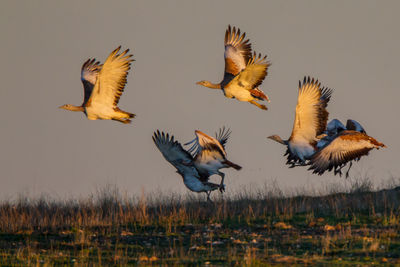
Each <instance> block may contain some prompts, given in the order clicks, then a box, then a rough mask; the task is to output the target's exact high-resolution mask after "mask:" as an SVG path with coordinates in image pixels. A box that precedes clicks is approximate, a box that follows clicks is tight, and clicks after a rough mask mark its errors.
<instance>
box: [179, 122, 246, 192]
mask: <svg viewBox="0 0 400 267" xmlns="http://www.w3.org/2000/svg"><path fill="white" fill-rule="evenodd" d="M195 134H196V138H195V139H193V140H192V141H190V142H188V143H186V144H185V145H190V144H192V146H191V147H190V148H189V150H188V152H190V153H192V156H193V158H194V161H193V163H194V166H195V167H196V169H197V171H198V172H199V173H200V175H202V176H207V177H208V176H211V175H213V174H217V175H219V176H221V183H220V186H219V190H220V191H221V192H222V191H225V185H224V179H225V174H224V173H223V172H221V171H219V170H220V169H222V168H230V167H231V168H234V169H235V170H240V169H241V168H242V167H240V166H239V165H237V164H235V163H233V162H231V161H229V160H228V159H227V154H226V151H225V145H226V142H227V141H228V138H229V136H230V134H231V131H230V130H229V129H226V128H225V127H223V128H221V129H220V130H219V132H218V133H217V134H215V137H216V138H214V137H211V136H209V135H207V134H205V133H203V132H201V131H199V130H196V131H195Z"/></svg>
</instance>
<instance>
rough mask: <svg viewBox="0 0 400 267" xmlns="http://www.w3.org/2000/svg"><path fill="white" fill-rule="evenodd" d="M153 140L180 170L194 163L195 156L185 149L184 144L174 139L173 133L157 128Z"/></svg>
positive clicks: (168, 159) (165, 156) (167, 158)
mask: <svg viewBox="0 0 400 267" xmlns="http://www.w3.org/2000/svg"><path fill="white" fill-rule="evenodd" d="M153 141H154V143H155V144H156V146H157V148H158V149H159V150H160V151H161V153H162V154H163V156H164V158H165V159H166V160H167V161H168V162H170V163H171V164H172V165H173V166H174V167H175V168H177V169H178V170H179V169H180V168H181V167H182V166H181V165H184V166H191V165H193V157H192V155H190V153H189V152H187V151H186V150H184V149H183V147H182V145H181V144H180V143H179V142H178V141H176V140H174V136H173V135H171V136H170V135H169V134H168V133H167V134H165V133H164V132H161V133H160V131H159V130H157V132H154V135H153Z"/></svg>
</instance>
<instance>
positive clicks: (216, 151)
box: [185, 130, 226, 158]
mask: <svg viewBox="0 0 400 267" xmlns="http://www.w3.org/2000/svg"><path fill="white" fill-rule="evenodd" d="M195 134H196V138H195V139H193V140H192V141H190V142H188V143H186V144H185V145H190V144H192V143H193V145H192V146H191V147H190V148H189V150H188V151H189V152H190V153H192V155H193V157H194V158H195V157H196V156H197V155H199V154H201V153H205V152H206V153H207V155H209V156H212V157H214V158H225V157H226V152H225V149H224V147H223V146H222V145H221V143H220V142H219V141H218V140H217V139H215V138H214V137H211V136H209V135H207V134H205V133H203V132H201V131H199V130H196V131H195Z"/></svg>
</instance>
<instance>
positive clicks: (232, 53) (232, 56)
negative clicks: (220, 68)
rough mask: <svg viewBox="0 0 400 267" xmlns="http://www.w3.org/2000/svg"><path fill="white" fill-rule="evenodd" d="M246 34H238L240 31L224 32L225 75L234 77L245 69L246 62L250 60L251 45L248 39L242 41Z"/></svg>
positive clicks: (229, 28) (229, 30)
mask: <svg viewBox="0 0 400 267" xmlns="http://www.w3.org/2000/svg"><path fill="white" fill-rule="evenodd" d="M245 37H246V34H245V33H243V34H242V35H241V34H240V29H239V28H238V29H237V31H236V28H235V27H233V29H232V28H231V25H229V26H228V29H227V30H226V32H225V54H224V56H225V75H227V74H231V75H233V76H236V75H237V74H238V73H239V72H240V71H242V70H243V69H245V68H246V64H247V62H248V61H249V60H250V59H251V44H250V43H249V39H247V40H244V38H245Z"/></svg>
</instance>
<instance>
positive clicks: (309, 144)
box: [268, 77, 332, 167]
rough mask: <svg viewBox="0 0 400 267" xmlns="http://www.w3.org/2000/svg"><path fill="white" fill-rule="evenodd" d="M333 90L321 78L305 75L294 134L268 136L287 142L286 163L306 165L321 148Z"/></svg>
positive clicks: (298, 101) (298, 99)
mask: <svg viewBox="0 0 400 267" xmlns="http://www.w3.org/2000/svg"><path fill="white" fill-rule="evenodd" d="M331 94H332V90H331V89H328V88H324V87H321V84H320V83H319V82H318V80H315V81H314V79H310V77H308V78H307V77H305V78H304V81H303V83H301V82H299V91H298V98H297V105H296V113H295V120H294V124H293V129H292V134H291V135H290V138H289V139H288V140H282V138H280V137H279V136H278V135H272V136H269V137H268V138H270V139H272V140H275V141H277V142H278V143H281V144H283V145H286V146H287V150H286V154H285V155H287V162H286V164H289V165H291V166H292V167H294V166H296V164H301V165H305V164H306V161H307V160H309V159H310V158H311V157H312V156H313V155H314V153H315V152H316V151H317V143H318V141H319V139H320V135H321V134H323V133H324V132H325V129H326V123H327V120H328V115H329V113H328V111H327V110H326V107H327V105H328V102H329V100H330V97H331Z"/></svg>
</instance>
